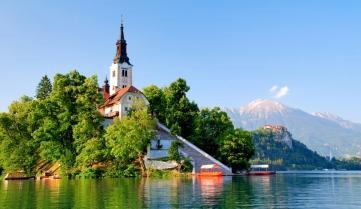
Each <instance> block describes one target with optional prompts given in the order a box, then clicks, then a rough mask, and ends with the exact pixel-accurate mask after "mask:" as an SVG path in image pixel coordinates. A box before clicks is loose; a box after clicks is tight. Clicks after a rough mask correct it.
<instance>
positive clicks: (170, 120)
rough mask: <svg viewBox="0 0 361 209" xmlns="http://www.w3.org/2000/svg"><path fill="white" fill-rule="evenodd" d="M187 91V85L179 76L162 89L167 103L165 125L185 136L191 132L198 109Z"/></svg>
mask: <svg viewBox="0 0 361 209" xmlns="http://www.w3.org/2000/svg"><path fill="white" fill-rule="evenodd" d="M188 91H189V86H188V85H187V83H186V81H185V80H184V79H181V78H179V79H177V80H176V81H175V82H173V83H171V84H170V85H169V86H168V87H166V88H165V89H164V94H165V98H166V105H167V106H166V125H167V126H168V127H171V130H173V132H175V133H176V132H179V133H178V134H179V135H181V136H183V137H185V138H187V137H189V136H190V135H191V134H192V133H193V126H194V120H195V118H196V116H197V113H198V111H199V109H198V106H197V104H196V103H194V102H191V101H190V100H189V99H188V97H187V95H186V93H187V92H188Z"/></svg>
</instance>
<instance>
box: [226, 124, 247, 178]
mask: <svg viewBox="0 0 361 209" xmlns="http://www.w3.org/2000/svg"><path fill="white" fill-rule="evenodd" d="M220 151H221V156H222V157H223V159H224V161H225V162H226V164H228V165H230V166H231V167H232V171H233V172H235V171H238V170H243V169H248V168H249V166H250V164H249V160H250V159H251V157H252V156H253V154H254V147H253V143H252V136H251V134H250V133H249V132H248V131H244V130H240V129H235V130H233V131H230V132H228V133H227V134H225V135H224V138H223V140H222V142H221V147H220Z"/></svg>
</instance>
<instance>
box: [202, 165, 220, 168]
mask: <svg viewBox="0 0 361 209" xmlns="http://www.w3.org/2000/svg"><path fill="white" fill-rule="evenodd" d="M218 167H219V166H218V165H217V164H208V165H202V166H201V169H212V168H218Z"/></svg>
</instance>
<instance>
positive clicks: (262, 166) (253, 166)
mask: <svg viewBox="0 0 361 209" xmlns="http://www.w3.org/2000/svg"><path fill="white" fill-rule="evenodd" d="M251 168H269V165H251Z"/></svg>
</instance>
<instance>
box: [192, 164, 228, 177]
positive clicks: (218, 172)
mask: <svg viewBox="0 0 361 209" xmlns="http://www.w3.org/2000/svg"><path fill="white" fill-rule="evenodd" d="M197 175H198V176H223V172H222V169H221V168H220V167H219V165H217V164H208V165H202V166H201V171H200V172H199V173H197Z"/></svg>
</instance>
